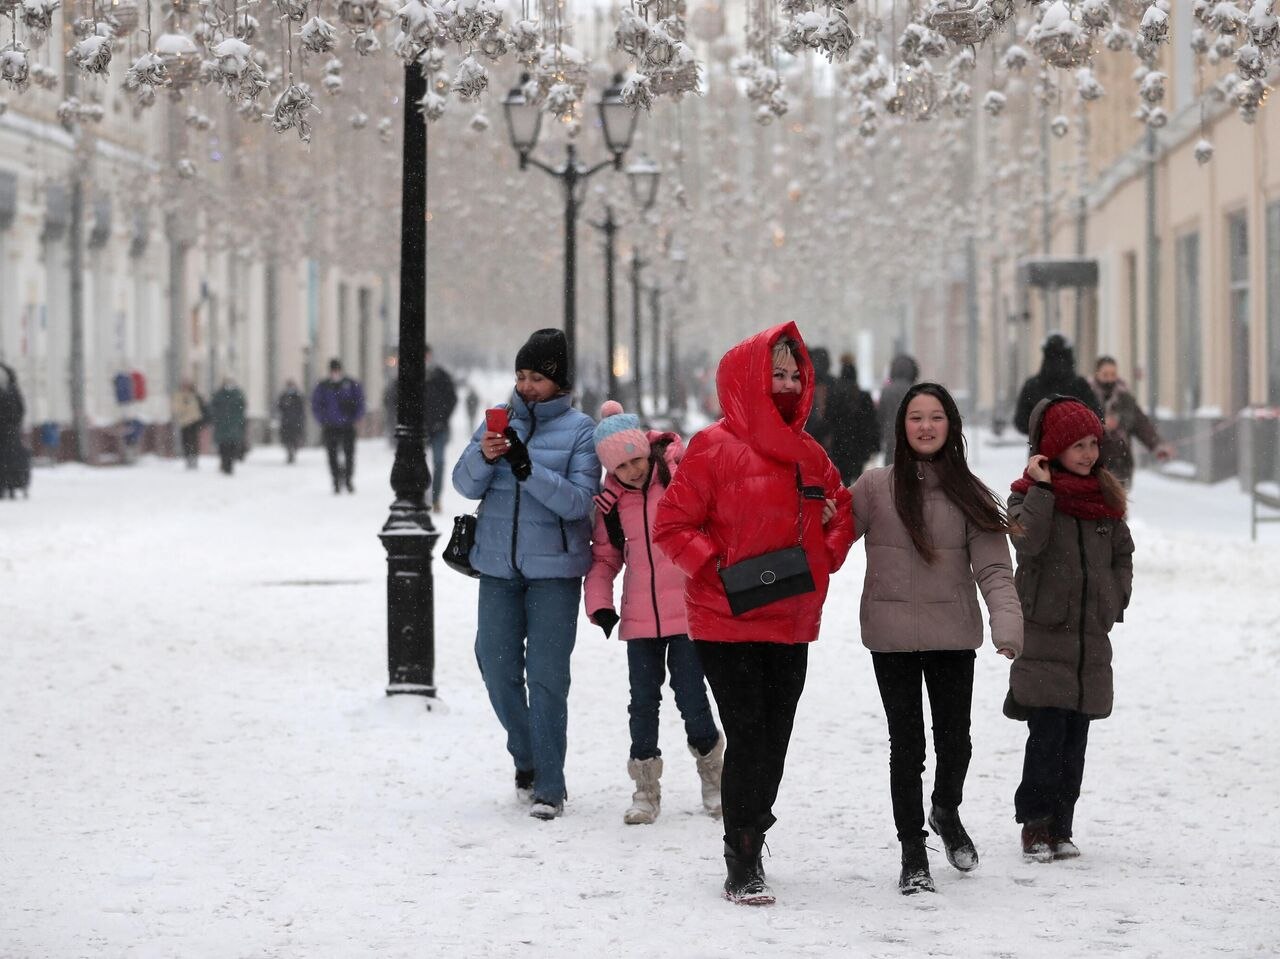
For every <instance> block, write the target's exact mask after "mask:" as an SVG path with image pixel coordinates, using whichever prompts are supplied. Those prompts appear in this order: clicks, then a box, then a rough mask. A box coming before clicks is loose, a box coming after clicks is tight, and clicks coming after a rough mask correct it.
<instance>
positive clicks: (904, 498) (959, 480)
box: [893, 383, 1011, 563]
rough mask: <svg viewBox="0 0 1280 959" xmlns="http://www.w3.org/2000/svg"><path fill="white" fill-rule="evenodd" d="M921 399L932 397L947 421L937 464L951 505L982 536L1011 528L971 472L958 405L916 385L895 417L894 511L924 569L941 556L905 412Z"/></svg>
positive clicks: (934, 387)
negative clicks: (926, 508)
mask: <svg viewBox="0 0 1280 959" xmlns="http://www.w3.org/2000/svg"><path fill="white" fill-rule="evenodd" d="M921 394H926V395H928V396H932V397H934V398H935V399H936V400H937V401H938V402H939V403H941V404H942V411H943V412H944V413H945V414H946V416H947V439H946V442H945V443H944V444H943V446H942V449H941V450H939V452H938V454H937V455H936V456H935V457H934V458H933V464H934V467H935V468H936V469H937V471H938V478H939V479H940V480H941V482H942V491H943V493H945V494H946V497H947V499H949V500H951V502H952V503H954V504H955V506H956V508H957V509H959V510H960V512H961V513H963V514H964V516H965V519H966V520H968V522H970V523H972V524H973V525H974V526H976V527H978V528H979V529H980V530H983V531H984V532H987V533H1008V532H1010V529H1011V526H1010V523H1009V517H1008V516H1007V515H1006V514H1005V511H1004V503H1003V502H1002V501H1001V500H1000V498H999V497H998V496H996V494H995V493H993V492H992V491H991V489H990V487H988V486H987V484H986V483H984V482H982V480H980V479H978V477H976V476H974V475H973V471H972V470H970V469H969V462H968V460H967V459H966V453H965V450H966V444H965V438H964V429H963V425H962V421H961V419H960V409H959V407H957V406H956V401H955V400H953V399H952V398H951V394H950V393H948V392H947V389H946V387H944V386H940V385H939V384H937V383H917V384H916V385H915V386H913V387H911V389H909V390H907V395H906V396H904V397H903V398H902V403H901V404H900V405H899V406H898V413H897V415H896V416H895V417H894V424H893V432H894V451H893V463H894V466H893V507H894V509H895V510H896V511H897V513H898V518H899V519H900V520H902V525H903V526H905V527H906V528H907V534H908V535H909V536H910V537H911V542H912V543H913V544H915V548H916V552H918V553H919V554H920V555H921V556H922V557H923V558H924V561H925V562H926V563H932V562H933V561H934V560H935V559H936V558H937V551H936V550H934V548H933V542H932V540H930V539H929V530H928V529H927V528H925V524H924V481H923V479H922V478H921V477H920V476H919V475H918V474H917V471H916V470H914V469H911V468H910V464H912V463H914V461H915V460H916V459H917V457H916V455H915V451H914V450H912V449H911V444H910V443H908V442H907V407H908V406H910V405H911V401H912V400H913V399H915V398H916V397H917V396H920V395H921Z"/></svg>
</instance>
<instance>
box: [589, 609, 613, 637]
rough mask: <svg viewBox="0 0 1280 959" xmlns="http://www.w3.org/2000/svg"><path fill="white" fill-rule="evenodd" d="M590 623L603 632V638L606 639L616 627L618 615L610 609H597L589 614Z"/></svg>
mask: <svg viewBox="0 0 1280 959" xmlns="http://www.w3.org/2000/svg"><path fill="white" fill-rule="evenodd" d="M591 621H592V622H593V623H595V624H596V625H597V626H599V627H600V628H601V629H603V630H604V638H605V639H608V638H609V636H610V635H611V634H612V633H613V627H615V626H617V625H618V614H617V613H615V612H614V611H613V610H611V609H597V610H596V611H595V612H594V613H592V614H591Z"/></svg>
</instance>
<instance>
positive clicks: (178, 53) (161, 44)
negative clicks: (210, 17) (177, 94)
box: [155, 33, 200, 90]
mask: <svg viewBox="0 0 1280 959" xmlns="http://www.w3.org/2000/svg"><path fill="white" fill-rule="evenodd" d="M155 52H156V54H157V55H158V56H159V57H160V59H161V60H162V61H164V66H165V71H166V73H167V75H168V77H169V85H170V86H172V87H173V89H175V90H184V89H186V88H187V87H189V86H191V84H193V83H195V81H196V78H197V77H198V76H199V75H200V51H199V49H198V48H197V47H196V44H195V41H194V40H192V39H191V38H190V37H189V36H187V35H186V34H183V33H166V34H163V35H161V36H159V37H157V38H156V49H155Z"/></svg>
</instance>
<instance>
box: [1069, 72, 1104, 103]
mask: <svg viewBox="0 0 1280 959" xmlns="http://www.w3.org/2000/svg"><path fill="white" fill-rule="evenodd" d="M1076 93H1078V94H1079V95H1080V99H1081V100H1083V101H1085V103H1092V102H1093V101H1094V100H1100V99H1102V96H1103V94H1105V93H1106V90H1104V89H1103V87H1102V84H1101V83H1099V82H1098V78H1097V77H1096V76H1094V73H1093V71H1092V70H1090V69H1089V68H1088V67H1081V68H1080V69H1079V70H1077V71H1076Z"/></svg>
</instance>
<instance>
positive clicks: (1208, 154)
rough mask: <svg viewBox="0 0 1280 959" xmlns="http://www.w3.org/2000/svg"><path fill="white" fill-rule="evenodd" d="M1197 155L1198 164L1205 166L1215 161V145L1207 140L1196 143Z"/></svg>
mask: <svg viewBox="0 0 1280 959" xmlns="http://www.w3.org/2000/svg"><path fill="white" fill-rule="evenodd" d="M1195 155H1196V163H1198V164H1200V165H1201V166H1204V165H1205V164H1206V163H1208V162H1209V161H1210V160H1212V159H1213V144H1212V143H1210V142H1209V141H1208V140H1205V139H1201V140H1199V141H1198V142H1197V143H1196V149H1195Z"/></svg>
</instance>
